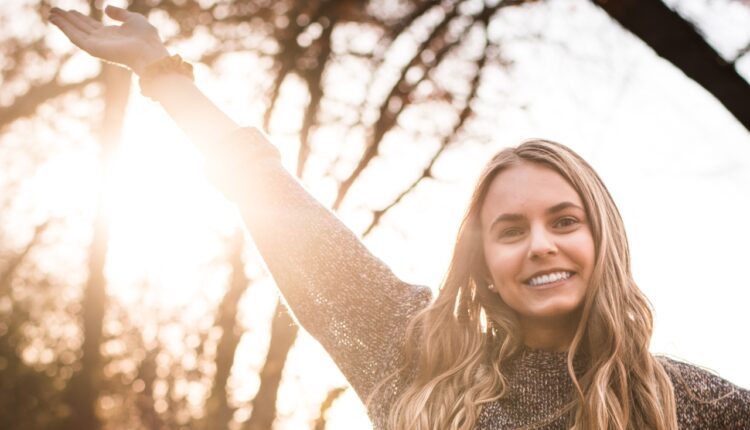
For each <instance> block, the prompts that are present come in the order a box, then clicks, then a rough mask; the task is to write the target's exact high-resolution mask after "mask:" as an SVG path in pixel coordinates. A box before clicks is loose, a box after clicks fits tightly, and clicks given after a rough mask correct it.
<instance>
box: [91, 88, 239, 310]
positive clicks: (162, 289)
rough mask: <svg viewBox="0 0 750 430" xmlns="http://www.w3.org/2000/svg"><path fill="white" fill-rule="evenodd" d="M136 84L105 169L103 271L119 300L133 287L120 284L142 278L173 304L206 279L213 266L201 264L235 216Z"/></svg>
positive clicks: (210, 258)
mask: <svg viewBox="0 0 750 430" xmlns="http://www.w3.org/2000/svg"><path fill="white" fill-rule="evenodd" d="M136 91H137V89H135V90H134V91H133V94H132V95H131V99H130V103H129V106H128V108H127V111H126V115H125V119H124V124H123V132H122V137H121V143H120V145H119V149H118V151H117V152H116V154H115V156H114V158H113V159H112V162H111V165H110V169H109V172H108V181H107V192H106V193H105V195H106V204H107V212H108V219H109V231H110V245H109V251H108V256H107V276H108V279H109V280H110V283H111V284H112V285H113V286H115V288H114V290H113V291H112V294H114V295H116V296H121V297H120V298H122V299H127V298H128V296H129V295H130V294H131V293H130V292H129V290H130V289H129V288H126V287H125V286H128V285H133V283H136V284H137V283H143V282H146V283H148V285H149V288H150V289H153V290H155V291H157V292H159V294H158V295H159V296H164V299H165V301H166V302H167V303H172V304H175V299H176V298H179V297H184V298H185V299H186V300H189V297H191V296H192V295H193V293H195V292H197V291H198V289H199V288H200V287H201V286H202V285H204V286H205V284H206V283H207V280H206V279H205V278H203V276H204V275H205V276H209V275H208V273H211V272H215V270H205V269H207V268H208V266H211V265H213V264H215V262H216V259H217V256H221V255H224V253H225V250H224V247H225V246H226V245H225V242H226V241H224V240H222V238H226V237H227V236H228V235H230V234H232V232H233V231H234V230H236V228H238V222H239V220H238V218H237V216H236V213H235V211H234V210H233V207H232V206H231V205H230V204H229V203H228V202H227V201H226V200H225V199H224V198H223V197H222V195H221V194H220V193H219V192H218V191H217V190H216V189H214V187H213V186H211V184H210V183H209V182H208V181H207V180H206V178H205V176H204V174H203V159H202V156H201V154H200V153H199V152H198V151H197V150H196V149H195V148H194V147H193V145H191V143H190V142H189V141H188V140H187V138H186V137H185V136H184V135H183V134H182V132H181V131H180V130H179V129H178V128H177V126H176V125H175V124H174V123H173V122H172V121H171V120H170V119H169V117H168V116H167V115H166V114H165V113H164V112H163V110H162V109H161V108H160V106H159V105H158V104H156V103H154V102H152V101H151V100H149V99H147V98H144V97H142V96H140V95H139V94H137V93H136ZM202 269H203V270H202ZM117 285H121V286H123V288H122V289H120V288H117V287H116V286H117ZM176 292H179V294H175V293H176ZM178 301H179V300H178Z"/></svg>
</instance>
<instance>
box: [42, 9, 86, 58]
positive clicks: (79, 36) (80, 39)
mask: <svg viewBox="0 0 750 430" xmlns="http://www.w3.org/2000/svg"><path fill="white" fill-rule="evenodd" d="M49 20H50V22H51V23H52V24H55V25H56V26H57V28H59V29H60V30H61V31H62V32H63V33H64V34H65V35H66V36H67V37H68V39H70V41H71V42H73V43H74V44H75V45H76V46H78V47H80V48H82V49H84V50H86V45H87V39H88V34H87V33H84V32H83V31H81V29H79V28H78V27H76V26H74V25H73V24H71V23H70V21H69V20H68V19H67V18H66V17H65V15H63V14H60V13H56V14H52V15H50V18H49Z"/></svg>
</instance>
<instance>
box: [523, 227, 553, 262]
mask: <svg viewBox="0 0 750 430" xmlns="http://www.w3.org/2000/svg"><path fill="white" fill-rule="evenodd" d="M556 254H557V245H555V241H554V238H553V237H552V235H551V234H550V232H549V231H547V230H546V229H545V228H543V227H538V228H532V230H531V235H530V242H529V258H531V259H538V258H544V257H547V256H551V255H556Z"/></svg>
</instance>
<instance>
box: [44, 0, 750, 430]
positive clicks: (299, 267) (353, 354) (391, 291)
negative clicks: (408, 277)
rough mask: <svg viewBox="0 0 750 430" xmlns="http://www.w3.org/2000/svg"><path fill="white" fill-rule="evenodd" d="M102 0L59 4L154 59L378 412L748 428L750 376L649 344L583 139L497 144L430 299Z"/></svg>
mask: <svg viewBox="0 0 750 430" xmlns="http://www.w3.org/2000/svg"><path fill="white" fill-rule="evenodd" d="M107 13H108V14H109V15H110V16H111V17H113V18H114V19H116V20H119V21H123V22H124V24H123V25H122V26H121V27H116V28H111V27H102V26H101V25H100V24H98V23H96V22H93V21H92V20H90V19H88V18H87V17H84V16H83V15H80V14H76V13H73V12H64V11H60V10H54V11H53V15H52V17H51V21H52V22H53V23H54V24H56V25H58V26H59V27H60V28H61V29H62V30H63V31H64V32H65V34H66V35H68V37H70V39H71V40H72V41H73V42H74V43H76V44H77V45H78V46H80V47H82V48H83V49H85V50H87V51H88V52H90V53H92V54H94V55H97V56H99V57H101V58H104V59H107V60H110V61H119V62H121V63H123V64H125V65H127V66H129V67H131V68H133V69H134V70H136V72H139V73H142V74H145V75H146V76H145V78H146V79H147V80H148V81H149V85H148V87H149V89H150V90H151V91H152V92H151V93H150V94H151V96H152V97H153V98H155V99H156V100H158V101H159V102H160V103H161V105H162V106H163V107H164V108H165V110H166V111H167V112H168V113H169V114H170V115H171V116H172V117H173V118H174V119H175V121H176V122H177V123H178V125H180V127H181V128H182V129H183V130H184V131H185V132H186V133H187V134H188V135H189V136H190V137H191V138H192V139H193V140H194V141H195V143H196V144H197V145H198V146H199V147H200V148H201V149H202V150H203V151H204V152H205V155H206V157H207V161H208V166H209V172H210V173H211V175H212V178H213V180H214V182H215V183H216V184H217V185H218V186H219V187H220V189H221V190H222V191H223V192H224V193H225V194H226V196H227V197H228V198H229V199H231V200H233V201H234V202H235V203H236V204H237V205H238V207H239V209H240V211H241V213H242V216H243V220H244V222H245V225H246V226H247V228H248V230H249V231H250V233H251V235H252V236H253V239H254V241H255V242H256V245H257V247H258V250H259V251H260V253H261V254H262V256H263V258H264V260H265V262H266V263H267V266H268V268H269V270H270V271H271V273H272V275H273V277H274V280H275V281H276V284H277V285H278V287H279V289H280V290H281V291H282V293H283V294H284V296H285V298H286V301H287V303H288V305H289V307H290V308H291V309H292V310H293V312H294V314H295V316H296V318H297V319H298V321H299V322H300V324H302V325H303V326H304V327H305V328H306V329H307V330H308V331H309V332H310V334H312V335H313V336H314V337H316V339H317V340H318V341H319V342H320V343H321V344H322V345H323V346H324V347H325V348H326V350H327V351H328V352H329V353H330V355H331V356H332V358H333V359H334V360H335V361H336V362H337V364H338V366H339V367H340V369H341V370H342V372H343V373H344V374H345V376H346V377H347V378H348V380H349V381H350V383H351V384H352V386H353V387H354V389H355V390H356V391H357V394H358V395H359V396H360V398H361V399H363V400H365V401H366V402H367V406H368V411H369V413H370V416H371V418H372V420H373V422H374V425H375V427H376V428H378V429H381V428H391V429H399V430H400V429H407V428H408V429H420V430H431V429H454V430H458V429H461V430H468V429H494V428H549V429H566V428H573V429H576V430H584V429H618V430H626V429H628V430H630V429H659V430H662V429H665V430H673V429H677V428H691V429H703V428H712V429H720V428H726V429H741V428H748V427H750V392H749V391H747V390H744V389H741V388H739V387H736V386H734V385H733V384H731V383H729V382H727V381H725V380H723V379H721V378H718V377H716V376H714V375H712V374H709V373H708V372H705V371H703V370H701V369H699V368H697V367H694V366H690V365H686V364H683V363H679V362H676V361H674V360H670V359H666V358H662V357H655V356H653V355H652V354H651V353H650V352H649V343H650V339H651V334H652V329H653V327H652V313H651V309H650V307H649V305H648V302H647V301H646V298H645V297H644V295H643V294H642V293H641V291H640V290H639V289H638V287H637V286H636V284H635V282H634V281H633V277H632V274H631V268H630V256H629V249H628V243H627V238H626V235H625V229H624V226H623V222H622V219H621V218H620V215H619V212H618V210H617V207H616V206H615V204H614V202H613V200H612V197H611V196H610V194H609V192H608V191H607V188H606V187H605V186H604V184H603V183H602V181H601V179H600V178H599V176H598V175H597V174H596V172H594V170H593V169H592V168H591V167H590V166H589V165H588V163H586V162H585V161H584V160H583V159H582V158H581V157H579V156H578V155H577V154H575V153H574V152H573V151H572V150H571V149H569V148H567V147H565V146H563V145H560V144H557V143H554V142H550V141H545V140H534V141H529V142H525V143H523V144H521V145H520V146H518V147H516V148H508V149H505V150H503V151H501V152H500V153H498V154H497V155H495V156H494V157H493V158H492V160H490V162H489V164H488V165H487V167H486V168H485V169H484V171H483V173H482V174H481V175H480V179H479V182H478V184H477V186H476V188H475V191H474V193H473V195H472V198H471V202H470V205H469V209H468V211H467V213H466V216H465V218H464V222H463V224H462V226H461V228H460V231H459V234H458V238H457V240H456V245H455V250H454V255H453V260H452V262H451V265H450V267H449V270H448V274H447V276H446V278H445V280H444V282H443V285H442V286H441V289H440V293H439V295H438V297H437V298H436V299H435V301H434V302H432V301H431V292H430V290H429V289H428V288H425V287H420V286H415V285H410V284H407V283H405V282H403V281H402V280H400V279H398V278H397V277H396V276H395V275H394V274H393V273H392V272H391V270H390V269H389V268H388V267H386V266H385V265H384V264H383V263H382V262H381V261H380V260H378V259H377V258H375V257H374V256H373V255H372V254H371V253H370V252H369V251H368V250H367V249H366V248H365V247H364V246H363V245H362V243H361V242H360V241H359V240H358V238H357V237H356V236H355V235H354V234H353V233H352V232H351V231H350V230H348V229H347V228H346V227H345V226H344V225H343V224H342V223H341V222H340V221H339V220H338V219H337V218H336V217H335V216H334V215H333V214H331V213H330V212H329V211H328V210H327V209H326V208H325V207H323V206H322V205H321V204H320V203H319V202H317V201H316V200H315V199H314V198H313V197H312V196H311V195H310V194H308V193H307V191H306V190H305V189H304V188H303V187H302V186H301V185H300V184H299V183H298V182H297V181H296V179H295V178H294V177H292V176H291V175H290V174H289V173H288V172H287V171H286V170H285V169H284V168H283V167H282V165H281V163H280V155H279V152H278V150H277V149H276V148H275V147H274V146H273V145H271V143H270V142H269V141H268V140H267V139H266V138H265V136H264V135H263V133H262V132H261V131H259V130H258V129H256V128H239V126H238V125H237V124H235V123H234V122H233V121H232V120H231V119H229V118H228V117H227V116H226V115H225V114H224V113H223V112H221V111H220V110H219V109H218V108H216V106H215V105H214V104H213V103H211V102H210V101H209V100H208V99H207V98H206V97H205V96H204V95H203V94H202V93H201V92H200V91H199V90H198V89H197V88H196V87H195V85H194V84H193V82H192V80H191V76H189V75H188V74H186V73H184V71H185V70H186V69H187V68H186V67H185V66H184V65H183V64H182V63H181V60H179V58H177V59H175V57H168V56H167V54H166V52H165V50H164V49H162V48H163V46H160V45H159V43H158V41H157V40H156V39H154V35H155V32H154V30H153V28H152V27H150V26H149V25H148V23H147V22H146V21H145V18H144V17H142V16H140V15H137V14H134V13H130V12H127V11H125V10H123V9H118V8H107ZM152 61H153V63H151V64H149V62H152ZM149 70H152V71H155V72H154V73H150V72H148V71H149Z"/></svg>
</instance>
